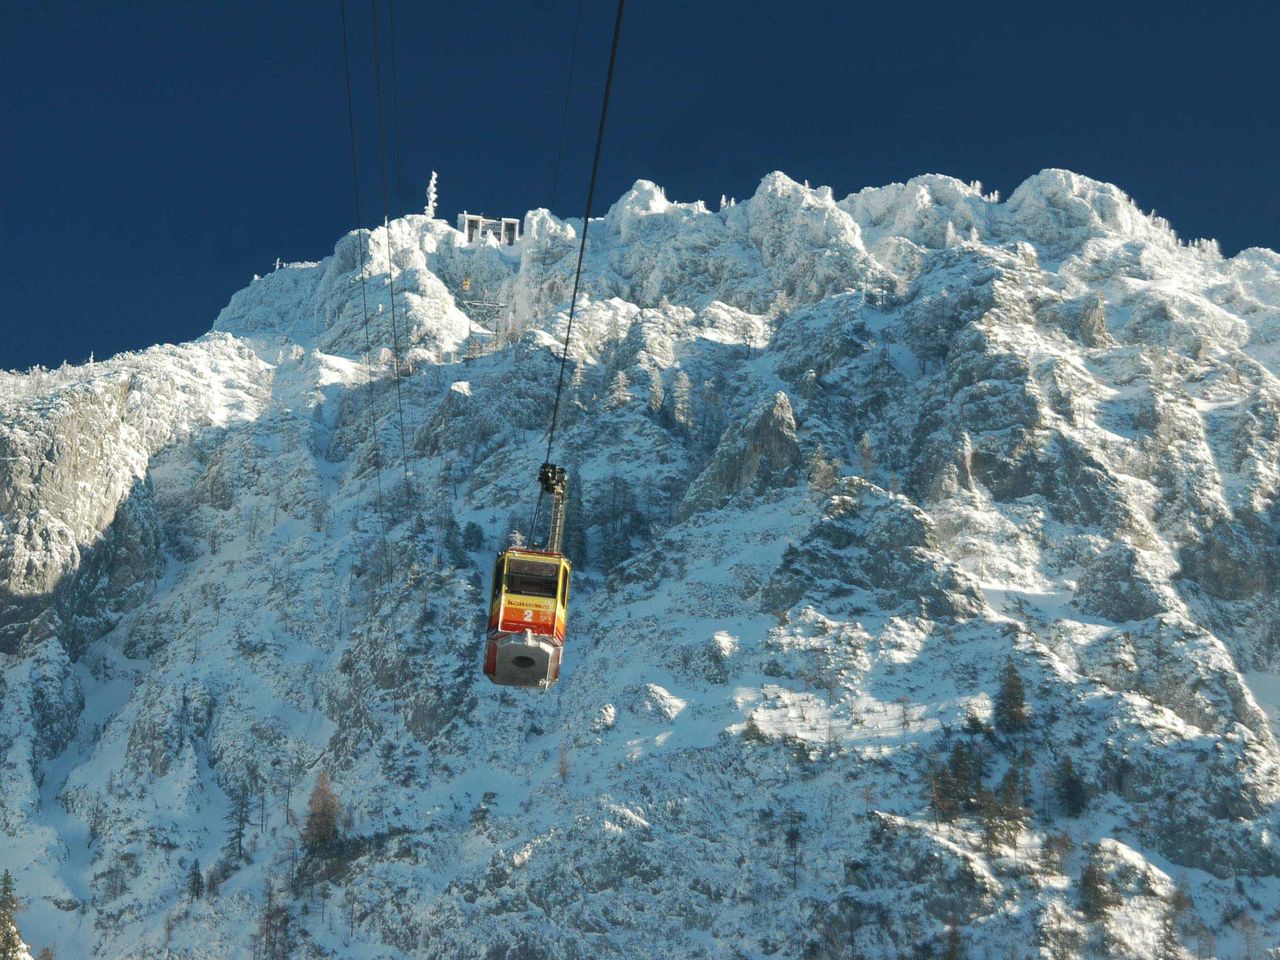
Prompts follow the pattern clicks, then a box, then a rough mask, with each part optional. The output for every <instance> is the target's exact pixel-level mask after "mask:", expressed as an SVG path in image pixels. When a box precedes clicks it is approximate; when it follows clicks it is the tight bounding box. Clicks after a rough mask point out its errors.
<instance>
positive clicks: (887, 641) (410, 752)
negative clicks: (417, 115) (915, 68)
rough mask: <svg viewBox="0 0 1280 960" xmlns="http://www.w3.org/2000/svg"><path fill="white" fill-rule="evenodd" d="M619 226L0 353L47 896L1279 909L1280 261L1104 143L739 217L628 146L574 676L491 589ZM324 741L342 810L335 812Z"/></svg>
mask: <svg viewBox="0 0 1280 960" xmlns="http://www.w3.org/2000/svg"><path fill="white" fill-rule="evenodd" d="M579 227H580V224H578V223H574V222H572V221H568V222H561V221H559V220H557V219H556V218H554V217H552V216H551V215H550V214H548V213H546V212H545V211H538V212H534V213H531V214H529V216H528V218H527V219H526V240H525V242H524V243H523V244H522V246H521V247H519V248H516V249H514V250H508V249H505V248H496V247H467V246H464V245H462V243H461V238H460V237H459V236H458V235H457V234H456V233H455V232H454V231H452V230H450V229H449V228H448V227H446V226H445V225H444V224H442V223H440V222H437V221H430V220H427V219H426V218H423V217H415V216H410V217H406V218H404V219H401V220H397V221H395V222H394V223H392V224H391V226H390V229H389V230H382V229H380V230H376V231H374V232H372V233H368V232H364V231H360V232H357V233H355V234H352V235H350V236H348V237H346V238H344V239H343V240H342V241H341V242H340V243H339V244H338V246H337V248H336V250H335V252H334V254H333V256H331V257H329V258H327V259H326V260H324V261H323V262H321V263H318V264H292V265H288V266H285V267H283V268H281V269H280V270H277V271H276V272H275V273H272V274H270V275H269V276H266V277H263V278H261V279H258V280H255V282H254V283H253V284H251V285H250V286H249V287H247V288H246V289H245V290H243V291H241V292H240V293H238V294H236V295H235V296H234V297H233V298H232V300H231V302H230V304H229V305H228V306H227V308H226V309H225V310H224V311H223V312H222V314H221V316H220V317H219V318H218V320H217V323H216V324H215V331H214V332H213V333H210V334H209V335H208V336H206V337H204V338H202V339H200V340H198V341H196V342H194V343H190V344H184V345H181V346H177V347H157V348H154V349H152V350H149V351H145V352H143V353H139V354H133V355H124V356H120V357H117V358H114V359H113V360H111V361H108V362H105V363H97V364H92V365H89V366H85V367H78V368H64V369H63V370H60V371H55V372H51V371H33V372H29V373H27V374H5V375H3V376H0V406H2V407H3V415H2V416H0V508H2V509H0V669H2V671H3V672H2V673H0V680H2V682H0V698H2V699H3V713H2V714H0V756H2V757H3V762H2V763H0V784H2V788H0V862H3V864H4V865H5V866H9V867H10V868H11V869H12V870H13V871H14V873H15V875H16V877H17V879H18V882H19V889H20V892H21V893H22V894H23V895H24V896H25V897H26V898H27V900H28V901H29V906H28V909H27V910H26V911H24V912H23V913H22V914H21V915H20V917H19V919H20V921H21V924H22V930H23V934H24V937H25V938H26V939H27V940H28V941H30V942H32V943H33V944H35V945H36V946H44V945H51V946H55V947H56V949H57V952H58V956H59V957H63V958H68V957H71V958H74V957H89V956H131V957H139V958H144V957H161V956H173V955H177V956H187V957H218V958H227V957H246V958H247V957H250V956H253V955H254V952H253V951H254V949H255V946H254V944H255V943H256V944H257V947H256V949H258V951H259V954H261V952H262V951H263V950H265V949H267V948H266V946H264V945H266V944H269V943H270V944H279V943H283V942H285V941H287V942H288V943H289V944H291V945H292V950H293V951H294V953H295V955H297V956H333V957H346V956H353V955H357V954H358V955H361V956H369V957H376V956H387V957H390V956H396V957H400V956H409V955H412V956H421V957H477V958H480V957H484V958H502V957H505V958H541V957H546V958H552V957H613V956H617V957H623V956H649V955H653V956H671V957H689V956H707V957H764V956H802V955H803V956H812V957H833V958H834V957H865V958H882V957H883V958H888V957H898V956H917V955H918V956H926V955H930V954H929V953H928V952H927V951H928V950H933V951H934V955H943V953H944V952H945V951H946V950H949V949H956V950H961V951H967V952H968V955H970V956H1005V955H1012V956H1017V957H1022V956H1038V957H1087V956H1116V957H1133V958H1150V957H1155V956H1162V957H1178V956H1193V955H1196V951H1197V950H1200V951H1201V955H1211V954H1212V953H1213V951H1214V950H1216V951H1217V952H1218V954H1219V955H1222V956H1235V955H1243V953H1242V951H1244V950H1246V949H1254V946H1255V945H1261V944H1266V943H1270V942H1275V941H1276V939H1277V938H1278V937H1280V926H1278V925H1277V919H1276V918H1277V916H1278V915H1280V914H1278V913H1277V911H1276V908H1277V906H1278V905H1280V876H1278V874H1280V862H1278V858H1277V853H1278V851H1277V849H1276V846H1275V840H1274V837H1275V836H1276V833H1277V827H1278V826H1280V824H1278V823H1277V812H1278V808H1277V801H1278V800H1280V768H1278V767H1277V762H1278V760H1280V755H1278V754H1277V749H1276V743H1275V740H1274V737H1273V730H1272V723H1271V720H1270V719H1269V716H1268V711H1269V710H1271V709H1272V706H1271V705H1272V703H1273V702H1275V701H1276V700H1277V699H1280V698H1278V697H1277V692H1278V691H1280V683H1277V682H1276V681H1275V680H1274V678H1273V677H1274V668H1275V665H1276V664H1275V661H1276V657H1277V648H1278V647H1280V607H1278V605H1277V604H1278V601H1277V599H1276V597H1275V591H1274V586H1275V583H1276V579H1277V577H1276V575H1277V572H1278V570H1280V567H1278V565H1280V547H1278V546H1277V536H1278V534H1280V507H1277V491H1278V490H1280V469H1278V466H1277V465H1278V462H1280V380H1277V373H1280V347H1278V346H1277V345H1278V344H1280V256H1277V255H1276V254H1275V253H1273V252H1270V251H1264V250H1247V251H1245V252H1243V253H1241V254H1239V255H1238V256H1236V257H1234V258H1230V259H1226V258H1223V257H1222V256H1221V255H1220V254H1219V253H1218V252H1217V250H1216V248H1215V247H1214V245H1213V244H1211V243H1204V242H1196V243H1193V244H1190V245H1187V244H1184V243H1182V242H1180V241H1179V240H1178V239H1177V238H1176V236H1175V235H1174V234H1173V232H1172V231H1171V230H1170V228H1169V226H1168V225H1167V224H1165V223H1163V222H1162V221H1159V220H1156V219H1153V218H1151V217H1149V216H1146V215H1144V214H1143V213H1142V212H1141V211H1140V210H1138V209H1137V208H1136V206H1135V205H1134V204H1133V203H1132V202H1131V201H1130V200H1129V199H1128V198H1127V197H1125V196H1124V195H1123V194H1122V193H1121V192H1120V191H1118V190H1117V189H1116V188H1114V187H1111V186H1108V185H1105V184H1099V183H1096V182H1093V181H1090V180H1087V179H1085V178H1082V177H1078V176H1076V175H1073V174H1070V173H1067V172H1064V171H1052V170H1051V171H1045V172H1043V173H1041V174H1039V175H1037V176H1035V177H1033V178H1031V179H1030V180H1028V181H1027V182H1026V183H1024V184H1023V185H1022V186H1020V187H1019V188H1018V189H1017V190H1016V191H1015V192H1014V193H1013V195H1012V196H1011V197H1010V198H1009V200H1008V201H1007V202H1004V203H1000V202H997V200H996V199H995V198H994V197H987V196H984V195H983V194H982V193H981V191H980V188H978V187H977V186H976V185H965V184H962V183H959V182H958V181H954V180H951V179H949V178H945V177H935V176H928V177H919V178H916V179H914V180H912V181H910V182H908V183H906V184H895V185H892V186H889V187H883V188H876V189H868V190H864V191H862V192H860V193H857V194H854V195H852V196H850V197H847V198H845V199H843V200H836V199H835V197H834V196H833V194H832V193H831V191H830V190H829V189H826V188H821V189H817V190H813V189H809V188H808V187H805V186H801V185H800V184H797V183H795V182H793V181H791V180H789V179H788V178H786V177H784V176H782V175H781V174H771V175H770V176H768V177H766V178H765V180H764V181H763V182H762V183H761V186H760V189H759V191H758V192H757V194H756V195H755V196H754V197H753V198H751V199H750V200H748V201H744V202H742V203H739V204H731V205H728V206H726V207H725V208H724V209H722V210H720V211H718V212H711V211H709V210H708V209H707V208H706V207H705V206H704V205H703V204H701V203H693V204H682V203H674V202H672V201H669V200H668V199H667V198H666V197H665V196H664V195H663V193H662V191H661V190H660V189H658V188H657V187H655V186H654V185H653V184H649V183H645V182H640V183H637V184H636V186H635V187H634V188H633V189H632V190H631V191H630V192H628V193H627V194H626V195H625V196H624V197H623V198H622V199H621V200H619V201H618V203H617V204H615V205H614V207H613V208H612V209H611V210H610V211H609V213H608V215H607V216H606V217H605V218H603V219H602V221H601V222H600V223H599V224H598V225H595V226H593V229H592V234H591V235H592V241H591V243H590V246H589V248H588V252H587V258H586V273H585V275H584V289H585V290H586V293H587V297H586V301H585V303H584V305H583V307H582V309H581V310H580V314H579V321H578V322H577V323H576V324H575V330H574V342H573V345H572V349H571V351H570V372H569V376H568V379H567V384H566V391H567V406H566V410H565V414H564V420H563V425H564V430H563V434H562V442H561V446H560V447H559V449H558V455H559V457H560V459H561V460H562V462H564V463H566V465H568V466H569V467H570V470H571V475H572V483H573V493H574V497H575V499H574V501H573V505H572V513H571V525H572V526H571V533H570V551H571V553H572V554H573V555H574V559H575V562H576V569H577V574H576V580H575V597H574V601H573V610H572V614H571V624H570V640H569V645H568V650H567V653H566V660H565V670H564V675H563V679H562V681H561V683H560V684H559V685H558V686H557V687H556V688H554V689H553V690H552V691H551V692H550V693H548V694H545V695H529V694H526V693H518V692H513V691H507V690H502V689H499V688H496V687H493V686H491V685H489V684H488V682H487V681H486V680H484V678H483V677H482V675H481V674H480V671H479V654H480V642H481V641H480V631H481V629H482V620H483V605H484V604H483V596H484V594H485V591H486V590H487V588H488V582H487V576H488V573H487V571H488V566H489V563H490V560H491V556H492V551H493V550H494V549H495V548H496V547H497V546H498V545H499V544H501V543H503V542H505V538H506V536H507V533H508V530H509V529H510V528H511V526H512V525H513V524H515V525H523V524H527V522H528V516H529V512H530V506H531V502H530V501H531V498H530V493H531V491H533V489H534V483H533V478H534V476H535V475H536V469H537V465H538V463H539V462H540V461H541V457H542V453H543V446H544V443H545V437H544V431H545V429H546V423H547V419H548V414H549V407H550V401H551V397H552V394H553V391H554V388H555V375H556V372H557V356H558V347H557V343H558V338H559V337H561V336H562V335H563V330H564V323H565V320H566V317H565V303H564V301H565V299H566V297H567V296H568V291H569V289H570V286H571V280H572V274H571V270H572V267H573V262H574V259H575V258H574V251H575V246H574V245H575V237H576V230H577V229H578V228H579ZM362 246H364V247H365V248H366V249H367V252H368V262H369V264H370V266H369V268H368V270H367V276H366V277H365V284H364V290H363V294H362V288H361V282H360V277H359V275H358V274H359V264H360V262H361V248H362ZM388 271H390V274H389V273H388ZM392 278H393V279H394V290H395V303H394V316H395V324H396V329H395V331H393V330H392V313H393V311H392V306H393V305H392V303H391V300H390V292H391V288H390V285H389V284H388V280H389V279H392ZM464 278H470V279H471V280H472V284H471V288H472V289H481V288H482V289H484V290H486V291H487V292H488V293H489V294H490V295H491V296H492V297H493V298H495V299H499V300H500V301H501V302H504V303H506V304H508V306H507V308H506V309H505V310H504V311H503V313H502V315H501V316H500V317H499V318H498V319H497V321H496V323H495V322H492V321H491V320H490V318H488V317H484V318H480V317H478V316H477V317H475V318H472V317H469V316H468V313H467V311H468V310H469V309H472V308H471V307H470V306H469V304H468V303H467V299H468V294H466V293H464V291H463V280H464ZM366 303H367V307H368V309H367V319H368V325H367V339H366V310H365V309H364V308H363V306H362V305H363V304H366ZM480 319H484V320H485V322H486V323H488V324H489V327H488V328H482V327H481V325H480V323H479V320H480ZM395 338H398V339H399V342H400V344H401V346H402V348H403V349H402V350H401V352H400V356H399V357H396V356H394V354H393V351H392V349H391V347H392V343H393V339H395ZM464 356H466V357H469V358H470V359H467V360H465V361H463V360H462V359H461V358H462V357H464ZM526 532H527V531H526ZM1019 690H1021V691H1022V692H1021V694H1019ZM1023 701H1025V708H1024V707H1023ZM322 770H324V771H328V772H329V774H330V775H331V777H332V781H333V784H334V789H335V791H336V793H337V795H338V797H339V799H340V801H341V802H342V805H343V808H344V811H345V815H344V817H343V818H342V820H341V822H340V837H339V839H338V840H337V841H335V842H334V843H332V844H330V845H328V846H327V847H325V848H324V849H321V850H315V849H310V850H309V849H307V847H306V845H305V844H304V843H303V842H302V837H301V835H300V822H301V820H302V819H303V818H304V817H305V808H306V801H307V796H308V794H309V793H310V792H311V790H312V788H313V785H314V784H315V782H316V778H317V776H318V775H319V773H320V772H321V771H322ZM236 835H239V843H237V842H236V839H235V838H236ZM196 863H198V865H199V870H198V872H199V874H200V875H201V877H202V878H205V879H209V878H211V879H212V880H213V881H214V886H215V887H216V892H208V893H205V894H203V895H202V896H200V897H197V898H194V899H193V898H191V897H190V896H189V894H188V886H187V884H188V878H189V876H190V875H191V873H192V872H193V865H194V864H196ZM1210 944H1216V947H1215V946H1210ZM912 951H915V952H914V953H913V952H912ZM1010 951H1012V953H1011V954H1010ZM1179 951H1182V952H1179ZM953 955H964V954H963V953H960V954H953Z"/></svg>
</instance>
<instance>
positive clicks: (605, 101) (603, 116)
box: [545, 0, 626, 463]
mask: <svg viewBox="0 0 1280 960" xmlns="http://www.w3.org/2000/svg"><path fill="white" fill-rule="evenodd" d="M625 3H626V0H618V13H617V16H616V17H615V19H614V21H613V45H612V47H611V48H610V50H609V72H608V74H606V76H605V81H604V97H603V98H602V99H601V101H600V126H599V128H597V130H596V150H595V155H594V157H593V158H592V160H591V182H590V184H589V185H588V186H587V208H586V212H585V213H584V214H583V217H582V240H581V242H580V243H579V244H578V265H577V267H576V268H575V270H574V273H573V295H572V296H571V297H570V298H569V324H568V326H567V327H566V328H565V332H564V350H563V352H562V353H561V354H560V376H559V377H558V378H557V379H556V399H555V403H554V404H553V405H552V407H551V429H550V430H549V431H548V432H547V456H546V460H545V462H546V463H550V462H551V447H552V445H553V444H554V443H555V439H556V426H557V424H558V423H559V419H560V395H561V393H562V391H563V390H564V371H565V367H566V366H568V363H569V339H570V337H572V336H573V318H574V315H575V313H576V311H577V307H578V286H579V284H580V283H581V281H582V258H583V256H584V255H585V254H586V252H587V228H588V227H589V226H590V225H591V204H592V201H593V200H594V199H595V195H596V176H597V174H599V172H600V152H601V149H602V148H603V146H604V127H605V121H606V120H607V119H608V116H609V95H610V94H611V93H612V92H613V72H614V67H615V66H616V65H617V62H618V37H619V36H620V35H621V34H622V8H623V6H624V4H625Z"/></svg>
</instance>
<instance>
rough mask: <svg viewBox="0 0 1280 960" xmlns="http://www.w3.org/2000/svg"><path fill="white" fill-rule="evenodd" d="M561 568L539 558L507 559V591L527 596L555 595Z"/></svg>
mask: <svg viewBox="0 0 1280 960" xmlns="http://www.w3.org/2000/svg"><path fill="white" fill-rule="evenodd" d="M559 572H560V571H559V568H558V567H557V565H556V564H553V563H540V562H538V561H537V560H516V559H511V560H508V561H507V593H518V594H521V595H523V596H526V597H554V596H555V595H556V580H557V576H558V574H559Z"/></svg>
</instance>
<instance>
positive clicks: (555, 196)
mask: <svg viewBox="0 0 1280 960" xmlns="http://www.w3.org/2000/svg"><path fill="white" fill-rule="evenodd" d="M581 26H582V0H578V12H577V14H576V15H575V16H574V18H573V42H572V43H571V44H570V45H569V76H568V78H567V79H566V80H565V84H564V106H563V107H562V108H561V110H560V142H559V145H558V146H557V147H556V172H555V176H554V177H552V180H551V206H550V209H551V211H552V212H553V213H554V212H555V208H556V202H557V201H558V200H559V198H560V161H561V159H562V158H563V157H564V133H565V128H566V127H568V125H569V94H570V93H571V92H572V91H573V69H574V65H575V64H576V63H577V62H578V30H579V28H580V27H581Z"/></svg>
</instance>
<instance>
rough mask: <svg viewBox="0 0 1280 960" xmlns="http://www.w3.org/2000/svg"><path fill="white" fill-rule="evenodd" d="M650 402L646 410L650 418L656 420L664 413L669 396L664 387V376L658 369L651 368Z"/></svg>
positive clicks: (649, 370) (649, 369)
mask: <svg viewBox="0 0 1280 960" xmlns="http://www.w3.org/2000/svg"><path fill="white" fill-rule="evenodd" d="M648 372H649V400H648V403H647V405H646V409H647V410H648V412H649V416H651V417H654V418H655V419H656V418H657V417H658V416H659V415H660V414H661V413H662V408H663V406H664V405H665V403H666V400H667V394H666V390H665V389H664V388H663V386H662V374H661V373H659V372H658V368H657V367H649V368H648Z"/></svg>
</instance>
